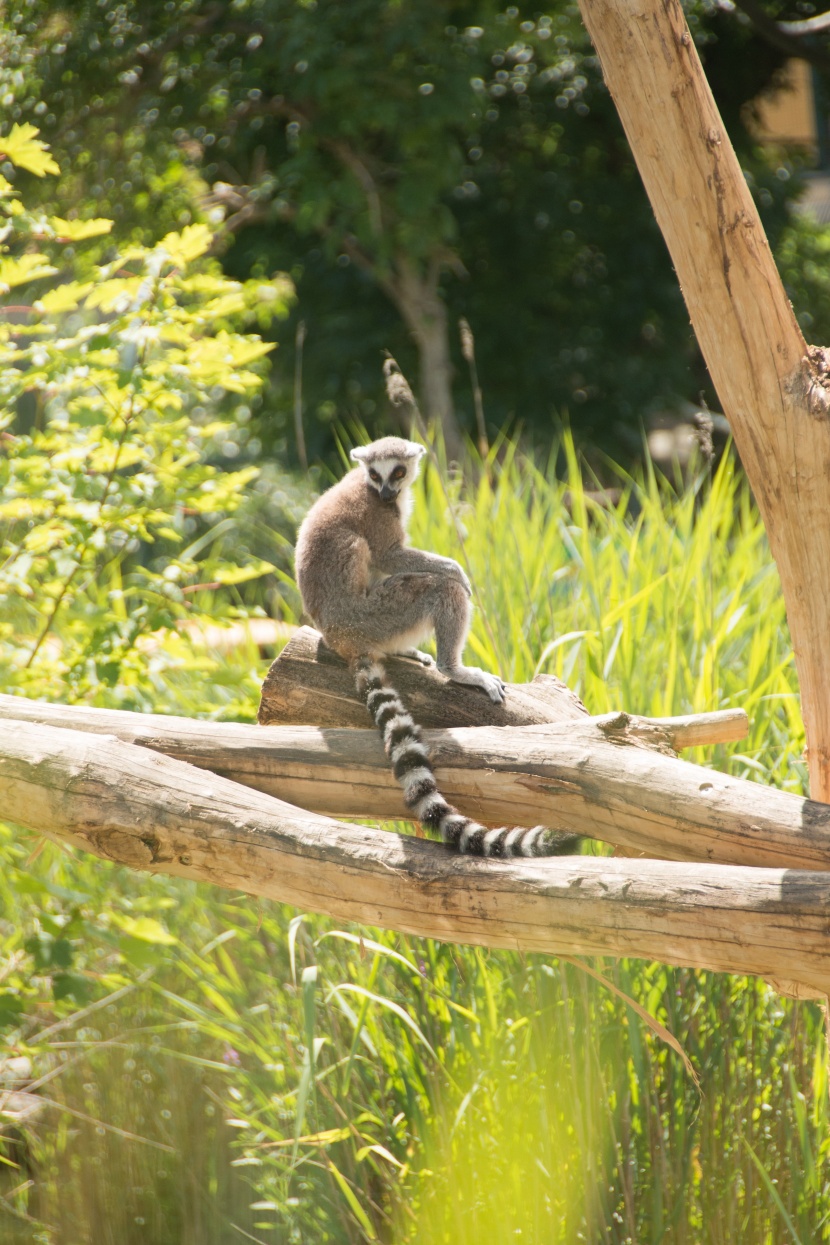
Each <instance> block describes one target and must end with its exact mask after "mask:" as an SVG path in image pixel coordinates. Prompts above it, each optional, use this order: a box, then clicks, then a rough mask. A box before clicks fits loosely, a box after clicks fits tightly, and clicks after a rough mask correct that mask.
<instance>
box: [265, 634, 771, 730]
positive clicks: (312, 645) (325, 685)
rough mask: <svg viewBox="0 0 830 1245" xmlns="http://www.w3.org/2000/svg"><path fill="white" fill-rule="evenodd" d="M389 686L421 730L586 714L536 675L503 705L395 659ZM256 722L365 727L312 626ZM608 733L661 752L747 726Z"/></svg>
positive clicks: (513, 688) (693, 720) (725, 714)
mask: <svg viewBox="0 0 830 1245" xmlns="http://www.w3.org/2000/svg"><path fill="white" fill-rule="evenodd" d="M385 665H386V668H387V672H388V675H389V680H390V682H391V683H392V684H393V685H394V686H395V688H396V690H397V691H399V692H400V693H401V695H402V697H403V699H404V701H405V703H406V705H407V707H408V708H409V710H410V712H411V713H412V715H413V717H414V718H415V720H416V721H417V722H418V723H419V725H421V726H425V727H442V726H539V725H542V724H543V723H554V724H555V723H562V724H564V723H568V722H577V723H584V722H586V721H588V720H589V717H588V710H587V709H586V708H585V706H584V705H583V703H582V701H581V700H580V699H579V697H578V696H577V695H576V694H575V693H574V692H572V691H571V689H570V688H569V687H568V686H567V684H566V683H563V682H562V680H561V679H558V678H557V677H556V676H555V675H552V674H537V676H536V678H535V679H534V680H533V682H532V683H509V684H508V685H507V698H506V700H505V702H504V704H501V705H494V704H493V702H492V701H491V700H489V699H488V698H487V697H486V696H484V695H483V694H482V693H481V692H480V691H479V690H477V689H476V688H471V687H463V686H462V685H461V684H459V683H452V682H451V681H450V680H449V679H447V678H445V677H444V675H442V674H439V673H438V671H437V670H436V669H435V668H434V667H426V668H425V667H423V666H421V665H419V664H418V663H416V662H412V661H405V660H402V659H400V658H387V660H386V662H385ZM258 720H259V722H260V724H261V725H263V726H289V725H297V726H334V727H344V726H348V727H356V728H364V729H365V727H366V723H367V722H368V720H369V719H368V716H367V713H366V707H365V705H364V704H363V701H362V700H361V699H360V698H359V696H358V695H357V692H356V691H355V686H354V678H353V676H352V674H351V672H350V671H349V668H348V666H347V665H346V663H345V662H344V661H343V660H342V659H341V658H340V657H338V656H337V655H336V654H335V653H333V652H332V651H331V649H328V648H326V646H325V644H324V643H323V637H322V636H321V635H320V633H319V632H318V631H315V630H314V629H313V627H301V628H299V630H298V631H297V632H296V633H295V634H294V636H293V637H292V638H291V640H290V641H289V643H288V644H286V646H285V648H284V649H283V650H282V652H281V653H280V655H279V656H278V657H277V659H276V660H275V661H274V662H273V663H272V665H271V668H270V670H269V671H268V674H267V675H266V676H265V681H264V683H263V685H262V697H261V700H260V706H259V714H258ZM591 720H593V721H595V722H597V723H599V722H600V721H604V722H605V729H606V730H607V731H608V732H609V733H613V732H618V733H619V734H620V735H622V734H627V735H628V736H629V737H630V738H633V737H634V736H636V737H637V738H639V739H640V741H641V742H643V743H644V744H646V745H649V746H651V747H654V748H658V749H660V750H666V749H674V750H677V749H678V748H693V747H697V746H698V745H701V744H715V743H727V742H729V741H732V740H736V739H743V738H744V737H745V736H746V734H747V733H748V731H749V720H748V718H747V715H746V713H745V712H744V710H743V709H723V710H719V711H716V712H713V713H694V714H688V715H686V716H683V717H676V718H644V717H639V716H637V715H635V714H626V713H608V714H604V715H603V717H602V719H600V718H594V719H591Z"/></svg>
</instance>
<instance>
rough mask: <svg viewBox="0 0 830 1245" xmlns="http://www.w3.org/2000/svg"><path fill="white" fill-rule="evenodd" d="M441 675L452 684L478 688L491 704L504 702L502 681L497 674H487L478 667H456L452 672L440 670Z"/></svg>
mask: <svg viewBox="0 0 830 1245" xmlns="http://www.w3.org/2000/svg"><path fill="white" fill-rule="evenodd" d="M438 669H439V670H441V667H440V666H439V667H438ZM441 673H442V674H446V675H447V676H448V677H449V678H450V679H452V681H453V683H466V684H467V685H468V686H469V687H480V688H481V689H482V691H485V692H486V693H487V695H488V696H489V697H490V699H491V700H492V701H493V704H496V705H500V704H502V702H503V701H504V697H505V684H504V680H503V679H500V678H499V676H498V675H497V674H487V672H486V671H485V670H480V669H479V668H478V666H456V667H455V669H453V670H441Z"/></svg>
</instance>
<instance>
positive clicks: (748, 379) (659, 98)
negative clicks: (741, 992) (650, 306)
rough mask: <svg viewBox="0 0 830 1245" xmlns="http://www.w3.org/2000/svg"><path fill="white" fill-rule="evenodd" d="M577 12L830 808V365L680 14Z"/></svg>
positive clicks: (816, 781) (623, 1) (641, 7)
mask: <svg viewBox="0 0 830 1245" xmlns="http://www.w3.org/2000/svg"><path fill="white" fill-rule="evenodd" d="M580 6H581V10H582V16H583V18H584V21H585V25H586V26H587V28H588V32H589V34H590V36H591V39H592V40H593V43H594V46H595V48H596V50H597V52H598V54H599V58H600V61H601V63H602V69H603V73H604V76H605V80H606V83H607V84H608V88H609V90H610V92H611V94H612V96H613V98H614V102H615V103H616V105H617V109H618V111H619V114H620V118H621V120H622V123H623V126H624V128H625V132H626V135H627V137H628V141H629V143H630V144H631V150H632V152H633V154H634V158H635V160H636V162H637V166H638V168H639V170H640V174H641V176H642V179H643V182H644V184H645V187H646V190H647V192H648V195H649V198H650V199H651V203H652V206H653V208H654V214H655V216H656V217H657V222H658V224H659V226H660V228H661V230H662V232H663V236H664V238H665V239H666V243H667V245H668V248H669V251H670V253H671V258H672V261H673V263H674V267H675V269H676V271H677V275H678V278H679V281H680V285H681V287H682V290H683V296H684V298H685V300H686V304H687V306H688V309H689V314H690V317H691V320H692V324H693V326H694V330H695V333H696V335H697V339H698V341H699V343H700V347H701V350H702V351H703V355H704V358H705V359H706V363H707V366H708V368H709V372H710V373H711V376H712V380H713V381H714V384H715V387H716V389H717V391H718V396H719V398H720V401H721V403H722V406H723V411H724V414H725V415H726V417H727V419H728V420H729V424H730V427H731V429H732V431H733V433H734V436H735V442H736V445H737V447H738V450H739V452H740V456H741V461H742V463H743V465H744V467H745V469H746V472H747V475H748V477H749V481H750V483H751V485H752V491H753V493H754V495H755V497H756V499H757V501H758V506H759V508H760V511H761V515H762V517H763V520H764V524H765V526H766V530H767V534H768V536H769V541H770V546H771V548H772V552H773V556H774V557H775V561H776V563H777V565H778V570H779V573H780V576H781V584H782V588H783V591H784V599H785V602H786V606H787V618H788V621H789V625H790V631H791V634H792V638H793V646H794V650H795V659H796V666H797V669H798V676H799V682H800V685H801V702H802V712H803V714H804V721H805V724H806V728H807V744H808V752H807V756H808V761H809V768H810V790H811V794H812V795H813V796H814V797H815V798H816V799H818V800H825V801H830V660H828V658H830V592H828V589H827V573H828V567H830V495H829V494H828V481H830V419H829V418H828V391H827V387H826V383H825V382H826V378H827V375H828V371H830V355H828V353H827V352H822V351H815V350H813V349H812V348H811V349H810V350H809V351H808V348H807V346H806V345H805V342H804V339H803V337H802V334H801V330H800V329H799V327H798V324H797V323H796V319H795V316H794V315H793V310H792V307H791V306H790V303H789V300H788V298H787V295H786V293H785V291H784V287H783V285H782V283H781V279H780V277H779V274H778V271H777V269H776V266H775V262H774V260H773V258H772V254H771V252H770V248H769V244H768V242H767V239H766V236H765V234H764V230H763V227H762V225H761V220H760V217H759V215H758V212H757V209H756V207H755V204H754V202H753V199H752V196H751V194H750V192H749V188H748V186H747V184H746V179H745V178H744V175H743V173H742V171H741V168H740V164H739V163H738V160H737V157H736V155H735V152H734V150H733V148H732V144H731V143H730V141H729V136H728V134H727V133H726V130H725V129H724V126H723V122H722V120H721V118H720V115H719V113H718V110H717V107H716V106H715V102H714V99H713V98H712V93H711V91H710V89H709V85H708V83H707V81H706V77H705V75H704V73H703V69H702V67H701V64H700V58H699V57H698V54H697V50H696V48H695V44H694V40H693V38H692V36H691V34H690V33H689V29H688V27H687V25H686V20H685V17H684V15H683V10H682V8H681V5H680V3H679V2H678V0H580Z"/></svg>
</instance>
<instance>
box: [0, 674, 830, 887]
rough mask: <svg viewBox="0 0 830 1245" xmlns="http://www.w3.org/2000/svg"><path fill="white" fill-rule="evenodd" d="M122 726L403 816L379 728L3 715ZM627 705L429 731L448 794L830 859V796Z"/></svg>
mask: <svg viewBox="0 0 830 1245" xmlns="http://www.w3.org/2000/svg"><path fill="white" fill-rule="evenodd" d="M14 717H17V718H20V719H25V720H27V721H29V722H33V723H41V724H43V725H49V726H60V727H68V728H74V729H78V730H83V731H92V732H95V733H97V734H104V735H106V734H112V735H116V736H117V737H118V738H119V739H121V740H123V741H126V742H129V743H136V744H141V745H143V746H144V747H147V748H152V749H154V750H156V751H159V752H164V753H168V754H169V755H171V756H175V757H177V758H178V759H180V760H184V761H188V762H190V763H191V764H194V765H198V766H200V767H201V768H203V769H209V770H213V771H214V772H215V773H219V774H222V775H224V776H225V777H228V778H232V779H233V780H235V781H236V782H239V783H243V784H245V786H248V787H252V788H255V789H257V790H260V791H265V792H268V793H269V794H272V795H275V796H278V797H279V798H281V799H284V800H287V801H289V802H290V803H292V804H298V805H301V806H302V807H304V808H310V809H314V810H315V811H316V812H322V813H328V814H333V815H337V816H352V817H377V818H401V817H405V816H406V815H407V814H406V810H405V808H404V805H403V801H402V798H401V792H400V788H399V786H398V784H397V782H396V781H395V779H394V778H393V776H392V774H391V773H390V771H389V765H388V762H387V760H386V757H385V756H384V753H383V749H382V747H381V744H380V740H379V738H378V736H377V733H376V732H375V731H374V730H368V731H367V730H364V731H358V730H319V729H318V728H316V727H310V726H305V727H301V726H291V727H287V726H286V727H260V726H244V725H240V724H236V723H219V722H200V721H193V720H191V719H189V718H174V717H164V716H161V715H158V714H143V713H124V712H118V711H114V710H105V709H88V708H81V707H78V706H63V705H47V704H40V703H38V702H36V701H27V700H23V699H21V698H19V697H15V696H0V720H2V719H9V718H14ZM625 717H626V715H612V716H610V717H609V718H607V719H595V718H589V717H587V716H584V715H583V716H582V718H581V719H580V720H579V721H574V722H572V723H570V724H568V725H565V726H563V725H559V726H534V727H520V728H510V729H498V728H495V727H468V728H464V729H457V730H445V731H427V732H425V738H426V741H427V743H428V745H429V747H430V749H431V752H432V756H433V759H434V763H435V766H436V770H437V774H438V781H439V784H440V786H441V789H442V790H443V791H444V792H445V794H446V795H447V797H448V799H450V800H451V801H452V802H453V803H454V804H456V805H457V806H458V807H459V808H461V809H462V811H463V812H465V813H467V814H468V815H469V816H473V817H476V818H478V819H479V820H480V821H484V822H487V823H490V824H499V823H508V824H511V825H527V826H533V825H539V824H542V825H548V826H551V827H552V828H555V829H563V830H572V831H576V832H578V833H580V834H584V835H587V836H588V837H590V838H595V839H604V840H606V841H607V842H609V843H613V844H615V845H616V846H618V847H621V848H624V849H625V850H626V851H629V852H636V853H643V854H645V855H648V856H654V857H660V858H663V859H668V860H704V861H707V860H708V861H713V862H720V863H722V864H741V865H766V866H772V867H780V868H786V867H789V868H799V869H830V805H827V804H817V803H815V802H814V801H811V800H804V799H801V798H800V797H799V796H796V795H792V794H790V793H788V792H784V791H778V790H775V789H774V788H770V787H765V786H762V785H761V784H760V783H755V782H746V781H743V780H742V779H739V778H733V777H731V776H730V775H728V774H722V773H718V772H716V771H715V770H710V769H705V768H703V767H702V766H698V765H692V764H690V763H688V762H686V761H680V760H678V759H677V758H676V757H674V756H665V755H663V754H661V753H660V752H658V751H654V750H651V749H647V748H644V747H642V746H641V745H640V742H639V740H638V739H637V737H636V736H634V737H633V738H632V737H631V736H630V735H628V734H627V733H626V730H625Z"/></svg>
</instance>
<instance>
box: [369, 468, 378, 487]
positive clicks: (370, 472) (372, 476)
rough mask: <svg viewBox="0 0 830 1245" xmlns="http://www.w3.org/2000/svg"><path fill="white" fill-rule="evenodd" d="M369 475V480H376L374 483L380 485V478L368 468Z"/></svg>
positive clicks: (373, 470) (372, 469)
mask: <svg viewBox="0 0 830 1245" xmlns="http://www.w3.org/2000/svg"><path fill="white" fill-rule="evenodd" d="M369 475H370V476H371V478H372V479H373V480H376V481H377V483H378V484H380V476H379V475H378V473H377V472H376V471H375V469H374V467H370V468H369Z"/></svg>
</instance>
